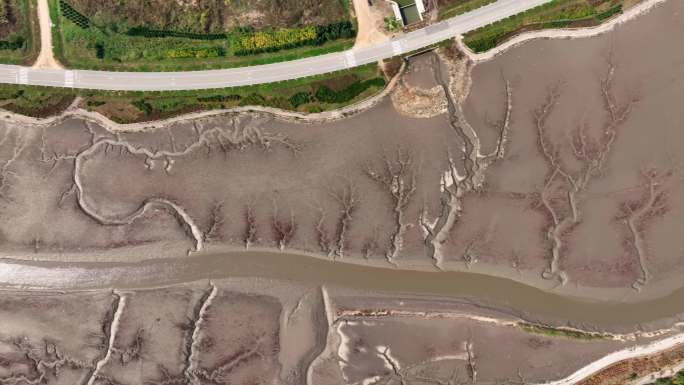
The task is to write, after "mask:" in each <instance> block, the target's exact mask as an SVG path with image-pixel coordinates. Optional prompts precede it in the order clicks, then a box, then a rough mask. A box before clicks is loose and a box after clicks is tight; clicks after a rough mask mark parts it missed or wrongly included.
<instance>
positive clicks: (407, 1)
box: [395, 0, 416, 8]
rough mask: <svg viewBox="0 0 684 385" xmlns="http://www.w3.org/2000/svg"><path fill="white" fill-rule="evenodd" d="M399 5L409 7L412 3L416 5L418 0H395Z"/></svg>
mask: <svg viewBox="0 0 684 385" xmlns="http://www.w3.org/2000/svg"><path fill="white" fill-rule="evenodd" d="M395 1H396V2H397V4H398V5H399V8H403V7H408V6H410V5H415V4H416V0H395Z"/></svg>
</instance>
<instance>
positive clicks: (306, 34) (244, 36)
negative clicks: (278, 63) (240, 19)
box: [234, 21, 356, 55]
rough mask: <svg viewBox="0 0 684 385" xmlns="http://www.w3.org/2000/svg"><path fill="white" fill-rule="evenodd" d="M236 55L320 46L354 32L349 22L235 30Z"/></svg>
mask: <svg viewBox="0 0 684 385" xmlns="http://www.w3.org/2000/svg"><path fill="white" fill-rule="evenodd" d="M236 33H238V37H237V38H236V39H235V43H234V45H235V54H236V55H252V54H257V53H263V52H273V51H278V50H281V49H286V48H296V47H301V46H305V45H321V44H323V43H325V42H328V41H332V40H337V39H346V38H352V37H354V35H355V33H356V31H355V30H354V25H353V24H352V23H351V22H350V21H341V22H338V23H331V24H327V25H319V26H316V27H304V28H284V29H278V30H273V31H259V32H253V31H250V30H248V29H240V30H237V29H236Z"/></svg>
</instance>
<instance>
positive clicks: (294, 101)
mask: <svg viewBox="0 0 684 385" xmlns="http://www.w3.org/2000/svg"><path fill="white" fill-rule="evenodd" d="M288 100H289V102H290V105H291V106H292V107H294V108H297V107H299V106H301V105H302V104H307V103H309V102H311V95H310V94H309V93H308V92H297V93H296V94H294V95H292V96H290V99H288Z"/></svg>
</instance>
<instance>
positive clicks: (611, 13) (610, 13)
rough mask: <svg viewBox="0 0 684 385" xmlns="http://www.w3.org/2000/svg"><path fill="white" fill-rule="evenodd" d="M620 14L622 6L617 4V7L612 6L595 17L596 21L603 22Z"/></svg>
mask: <svg viewBox="0 0 684 385" xmlns="http://www.w3.org/2000/svg"><path fill="white" fill-rule="evenodd" d="M621 12H622V4H617V5H614V6H612V7H610V8H608V9H607V10H605V11H603V12H601V13H599V14H598V15H596V19H597V20H599V21H603V20H606V19H609V18H611V17H613V16H615V15H617V14H618V13H621Z"/></svg>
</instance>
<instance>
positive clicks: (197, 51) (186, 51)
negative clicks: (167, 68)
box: [166, 47, 224, 59]
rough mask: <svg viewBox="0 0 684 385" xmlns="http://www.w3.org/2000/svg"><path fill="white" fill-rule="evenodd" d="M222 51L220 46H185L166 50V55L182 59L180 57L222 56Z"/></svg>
mask: <svg viewBox="0 0 684 385" xmlns="http://www.w3.org/2000/svg"><path fill="white" fill-rule="evenodd" d="M223 55H224V51H223V49H222V48H221V47H197V48H194V47H186V48H175V49H169V50H167V51H166V57H168V58H170V59H182V58H198V59H202V58H210V57H219V56H223Z"/></svg>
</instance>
